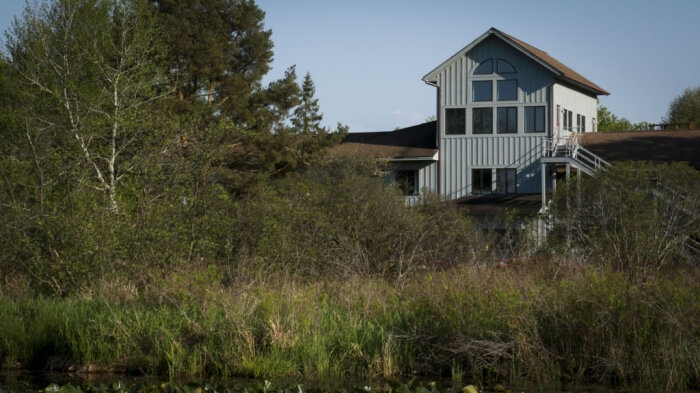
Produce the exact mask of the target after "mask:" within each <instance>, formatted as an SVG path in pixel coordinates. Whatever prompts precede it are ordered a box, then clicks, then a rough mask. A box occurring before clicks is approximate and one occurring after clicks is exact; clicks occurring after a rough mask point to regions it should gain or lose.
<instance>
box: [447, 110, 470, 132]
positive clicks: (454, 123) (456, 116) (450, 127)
mask: <svg viewBox="0 0 700 393" xmlns="http://www.w3.org/2000/svg"><path fill="white" fill-rule="evenodd" d="M466 113H467V112H466V110H465V109H463V108H448V109H445V134H446V135H460V134H464V133H466V128H467V120H466Z"/></svg>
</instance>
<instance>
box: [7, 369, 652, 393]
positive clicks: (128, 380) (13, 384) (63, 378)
mask: <svg viewBox="0 0 700 393" xmlns="http://www.w3.org/2000/svg"><path fill="white" fill-rule="evenodd" d="M117 381H121V382H123V383H124V384H125V385H127V386H130V385H135V384H145V385H151V384H156V383H161V382H163V381H164V379H163V377H149V376H134V375H124V374H78V373H50V372H45V373H44V372H29V371H1V372H0V393H2V392H3V391H4V392H7V393H29V392H32V393H34V392H36V391H37V390H40V389H44V388H46V387H47V386H48V385H50V384H52V383H55V384H58V385H61V386H62V385H65V384H67V383H71V384H73V385H75V386H85V385H99V384H101V383H104V384H106V385H111V384H113V383H115V382H117ZM176 382H178V383H180V384H187V383H196V384H202V383H210V384H212V385H214V386H228V387H231V388H234V389H236V388H239V387H246V386H253V385H255V384H257V383H259V382H262V381H261V380H257V379H249V378H195V377H192V378H178V379H176ZM271 382H272V384H273V386H278V387H279V386H296V385H297V384H302V385H303V386H304V387H306V388H320V389H322V390H323V391H325V392H342V391H351V390H353V389H354V388H363V387H365V386H371V387H372V389H373V390H375V391H377V390H380V391H388V389H389V384H388V383H387V382H386V381H371V382H369V381H362V380H347V379H346V380H325V381H320V382H309V381H292V380H272V381H271ZM399 382H406V381H399ZM424 382H425V383H426V384H427V383H429V382H430V381H429V380H425V381H424ZM465 384H468V383H465ZM438 385H439V386H440V387H443V388H447V387H450V386H452V385H451V381H441V382H438ZM456 390H457V391H459V390H460V389H459V387H457V389H456ZM508 390H510V391H512V392H513V393H516V392H518V393H519V392H526V393H535V392H536V393H539V392H547V393H563V392H572V393H583V392H590V393H617V392H622V391H624V390H616V389H610V388H605V387H601V386H580V387H570V388H568V389H567V390H565V391H560V390H540V389H537V388H536V387H532V386H530V387H508ZM490 391H492V390H483V392H484V393H487V392H490ZM642 391H643V389H642Z"/></svg>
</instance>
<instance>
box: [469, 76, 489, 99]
mask: <svg viewBox="0 0 700 393" xmlns="http://www.w3.org/2000/svg"><path fill="white" fill-rule="evenodd" d="M472 100H473V101H492V100H493V82H492V81H474V82H472Z"/></svg>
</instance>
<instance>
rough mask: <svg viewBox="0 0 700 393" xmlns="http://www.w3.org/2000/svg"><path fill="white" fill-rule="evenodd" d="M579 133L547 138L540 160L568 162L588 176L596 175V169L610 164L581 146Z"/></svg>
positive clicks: (555, 162)
mask: <svg viewBox="0 0 700 393" xmlns="http://www.w3.org/2000/svg"><path fill="white" fill-rule="evenodd" d="M581 135H582V134H581V133H578V132H577V133H572V134H571V135H570V136H568V137H566V138H557V139H556V140H555V139H554V138H551V139H547V140H546V142H545V149H546V151H545V156H544V157H543V158H542V162H543V163H548V164H569V165H571V166H573V167H575V168H577V169H580V170H581V171H582V172H584V173H586V174H587V175H590V176H596V171H597V170H599V169H605V168H606V167H608V166H610V163H609V162H607V161H605V160H604V159H603V158H601V157H600V156H597V155H596V154H594V153H593V152H591V151H590V150H588V149H586V148H585V147H583V146H581Z"/></svg>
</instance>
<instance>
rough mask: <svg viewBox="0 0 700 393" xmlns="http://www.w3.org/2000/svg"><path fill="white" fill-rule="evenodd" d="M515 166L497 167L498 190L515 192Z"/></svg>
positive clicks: (506, 192)
mask: <svg viewBox="0 0 700 393" xmlns="http://www.w3.org/2000/svg"><path fill="white" fill-rule="evenodd" d="M515 173H516V172H515V168H499V169H496V192H497V193H498V194H515Z"/></svg>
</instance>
